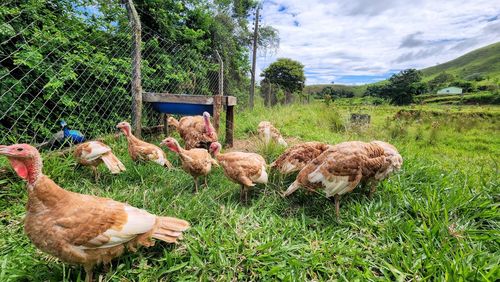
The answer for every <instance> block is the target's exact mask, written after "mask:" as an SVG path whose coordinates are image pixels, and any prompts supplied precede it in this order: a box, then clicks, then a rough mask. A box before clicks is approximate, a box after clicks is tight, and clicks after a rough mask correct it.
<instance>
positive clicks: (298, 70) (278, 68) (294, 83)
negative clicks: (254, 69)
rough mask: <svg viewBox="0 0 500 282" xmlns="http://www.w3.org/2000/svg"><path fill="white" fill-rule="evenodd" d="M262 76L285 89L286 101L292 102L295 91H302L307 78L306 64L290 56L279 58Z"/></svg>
mask: <svg viewBox="0 0 500 282" xmlns="http://www.w3.org/2000/svg"><path fill="white" fill-rule="evenodd" d="M261 76H262V77H264V79H265V80H266V81H269V82H270V83H273V84H277V85H279V86H280V87H281V88H282V89H283V90H284V91H285V103H290V102H291V95H292V94H293V93H294V92H296V91H302V89H303V88H304V83H305V80H306V77H305V75H304V65H302V64H301V63H299V62H297V61H294V60H292V59H288V58H279V59H278V60H277V61H276V62H274V63H272V64H270V65H269V66H268V67H267V68H266V69H264V71H263V73H262V74H261Z"/></svg>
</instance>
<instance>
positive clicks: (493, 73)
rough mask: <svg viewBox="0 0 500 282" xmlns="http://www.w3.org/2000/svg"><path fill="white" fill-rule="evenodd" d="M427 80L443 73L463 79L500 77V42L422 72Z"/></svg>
mask: <svg viewBox="0 0 500 282" xmlns="http://www.w3.org/2000/svg"><path fill="white" fill-rule="evenodd" d="M422 72H423V74H424V77H425V78H428V79H430V78H432V77H434V76H436V75H438V74H440V73H442V72H447V73H450V74H453V75H455V76H457V77H458V78H461V79H466V78H467V77H470V76H473V75H481V76H483V77H485V78H487V79H490V80H491V79H494V78H497V77H500V42H497V43H494V44H491V45H488V46H485V47H482V48H479V49H476V50H474V51H471V52H469V53H467V54H465V55H463V56H460V57H458V58H456V59H454V60H451V61H449V62H446V63H444V64H439V65H436V66H433V67H429V68H425V69H423V70H422Z"/></svg>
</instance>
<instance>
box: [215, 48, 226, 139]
mask: <svg viewBox="0 0 500 282" xmlns="http://www.w3.org/2000/svg"><path fill="white" fill-rule="evenodd" d="M215 55H216V56H217V61H218V62H219V75H218V80H219V81H218V82H219V91H218V93H217V95H215V96H214V115H213V121H214V127H215V131H216V132H217V134H218V133H219V125H220V112H221V108H222V96H223V95H224V61H222V58H221V56H220V54H219V52H218V51H217V50H215Z"/></svg>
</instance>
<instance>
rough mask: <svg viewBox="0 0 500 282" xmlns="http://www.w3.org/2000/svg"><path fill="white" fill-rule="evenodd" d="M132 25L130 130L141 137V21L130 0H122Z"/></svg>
mask: <svg viewBox="0 0 500 282" xmlns="http://www.w3.org/2000/svg"><path fill="white" fill-rule="evenodd" d="M123 2H124V4H125V6H126V7H127V12H128V18H129V21H130V23H131V25H132V41H133V45H132V128H133V130H134V134H135V136H137V137H139V138H140V137H141V119H142V85H141V21H140V19H139V15H138V14H137V11H136V10H135V7H134V3H133V2H132V0H123Z"/></svg>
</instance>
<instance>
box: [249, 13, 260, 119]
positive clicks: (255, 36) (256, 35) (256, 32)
mask: <svg viewBox="0 0 500 282" xmlns="http://www.w3.org/2000/svg"><path fill="white" fill-rule="evenodd" d="M259 9H260V4H258V5H257V11H256V12H255V25H254V29H253V56H252V81H251V85H250V101H249V103H248V106H249V107H250V110H253V98H254V94H255V64H256V61H257V39H258V38H259Z"/></svg>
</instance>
